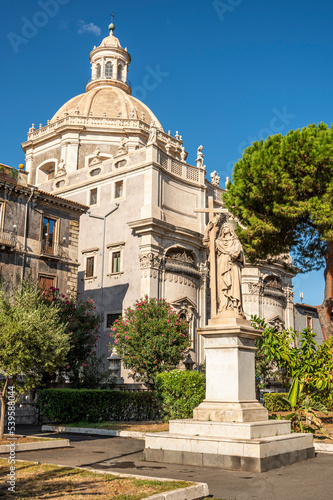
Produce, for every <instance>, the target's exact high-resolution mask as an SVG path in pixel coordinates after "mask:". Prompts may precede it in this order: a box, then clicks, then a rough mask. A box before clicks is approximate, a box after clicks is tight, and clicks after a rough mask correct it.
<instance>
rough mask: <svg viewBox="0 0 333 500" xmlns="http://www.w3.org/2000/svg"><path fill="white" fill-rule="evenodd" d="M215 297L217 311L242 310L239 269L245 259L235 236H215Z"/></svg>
mask: <svg viewBox="0 0 333 500" xmlns="http://www.w3.org/2000/svg"><path fill="white" fill-rule="evenodd" d="M215 245H216V250H217V297H218V312H221V311H224V310H226V309H232V310H234V311H236V312H241V311H242V291H241V279H242V278H241V269H242V267H243V266H244V263H245V259H244V254H243V250H242V245H241V243H240V241H239V240H238V238H237V237H235V236H232V235H231V236H230V237H229V238H221V237H219V238H217V240H216V241H215Z"/></svg>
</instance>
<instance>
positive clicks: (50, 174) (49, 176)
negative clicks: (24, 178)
mask: <svg viewBox="0 0 333 500" xmlns="http://www.w3.org/2000/svg"><path fill="white" fill-rule="evenodd" d="M54 176H55V169H54V168H50V170H49V171H48V173H47V178H48V180H50V179H54Z"/></svg>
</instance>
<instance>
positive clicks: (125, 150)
mask: <svg viewBox="0 0 333 500" xmlns="http://www.w3.org/2000/svg"><path fill="white" fill-rule="evenodd" d="M127 153H128V147H127V140H126V138H125V137H122V138H121V140H120V143H119V146H118V149H117V151H116V155H115V156H118V155H123V154H127Z"/></svg>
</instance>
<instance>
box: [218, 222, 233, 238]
mask: <svg viewBox="0 0 333 500" xmlns="http://www.w3.org/2000/svg"><path fill="white" fill-rule="evenodd" d="M229 233H230V234H231V235H232V236H235V231H234V228H233V226H232V224H230V223H229V222H225V223H224V224H222V226H221V233H220V234H221V235H222V236H225V235H226V234H229Z"/></svg>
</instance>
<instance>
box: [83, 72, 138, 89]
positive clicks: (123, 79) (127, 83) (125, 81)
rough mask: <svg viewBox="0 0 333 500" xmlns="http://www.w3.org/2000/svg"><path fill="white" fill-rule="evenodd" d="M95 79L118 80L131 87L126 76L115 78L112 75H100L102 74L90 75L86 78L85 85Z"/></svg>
mask: <svg viewBox="0 0 333 500" xmlns="http://www.w3.org/2000/svg"><path fill="white" fill-rule="evenodd" d="M96 80H113V81H115V82H117V81H118V82H122V83H125V84H126V85H127V86H128V87H129V88H130V89H131V88H132V84H131V82H130V81H129V80H128V79H126V78H115V77H114V76H102V75H101V76H94V77H92V76H91V77H90V78H88V80H87V85H88V83H90V82H95V81H96Z"/></svg>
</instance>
